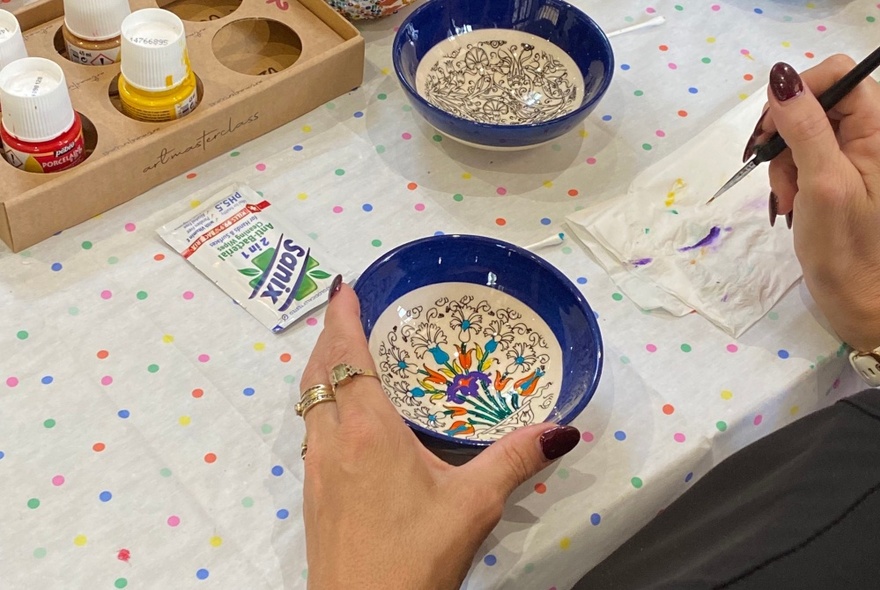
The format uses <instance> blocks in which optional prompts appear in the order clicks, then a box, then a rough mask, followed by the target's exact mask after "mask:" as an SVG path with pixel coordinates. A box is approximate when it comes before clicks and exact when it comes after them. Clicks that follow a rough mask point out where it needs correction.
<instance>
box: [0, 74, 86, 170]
mask: <svg viewBox="0 0 880 590" xmlns="http://www.w3.org/2000/svg"><path fill="white" fill-rule="evenodd" d="M0 104H2V105H3V111H2V117H3V122H2V125H0V139H2V142H3V157H4V158H5V159H6V161H7V162H9V163H10V164H12V165H13V166H15V167H16V168H20V169H22V170H25V171H27V172H59V171H61V170H67V169H69V168H72V167H74V166H76V165H77V164H79V163H80V162H82V161H83V160H85V156H86V151H85V142H84V141H83V132H82V121H81V120H80V117H79V114H78V113H76V112H75V111H74V110H73V106H72V105H71V103H70V95H69V94H68V92H67V82H66V81H65V79H64V72H63V71H62V70H61V68H60V67H59V66H58V64H56V63H54V62H52V61H50V60H48V59H44V58H41V57H28V58H24V59H19V60H17V61H15V62H13V63H11V64H9V65H8V66H6V67H5V68H3V71H2V72H0Z"/></svg>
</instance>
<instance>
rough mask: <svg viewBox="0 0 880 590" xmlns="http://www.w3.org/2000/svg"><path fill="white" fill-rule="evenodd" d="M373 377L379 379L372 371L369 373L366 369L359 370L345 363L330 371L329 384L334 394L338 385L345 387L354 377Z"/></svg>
mask: <svg viewBox="0 0 880 590" xmlns="http://www.w3.org/2000/svg"><path fill="white" fill-rule="evenodd" d="M360 376H364V377H375V378H376V379H379V375H377V374H376V373H375V372H373V371H369V370H367V369H359V368H358V367H353V366H351V365H349V364H347V363H339V364H338V365H336V366H335V367H333V370H332V371H330V384H331V386H332V387H333V392H334V393H335V392H336V388H337V387H339V386H340V385H345V384H346V383H348V382H349V381H351V380H352V379H354V378H355V377H360Z"/></svg>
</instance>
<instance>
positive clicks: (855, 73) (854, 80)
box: [706, 47, 880, 205]
mask: <svg viewBox="0 0 880 590" xmlns="http://www.w3.org/2000/svg"><path fill="white" fill-rule="evenodd" d="M878 67H880V47H878V48H877V49H875V50H874V51H873V52H872V53H871V54H870V55H869V56H868V57H866V58H865V59H863V60H862V61H861V62H860V63H859V64H858V65H857V66H856V67H854V68H853V69H852V70H850V71H849V73H847V74H846V75H845V76H844V77H843V78H841V79H840V80H838V81H837V82H835V83H834V84H833V85H832V86H831V87H830V88H828V90H826V91H825V92H823V93H822V95H821V96H820V97H819V104H820V105H822V109H823V110H824V111H825V112H826V113H827V112H828V111H829V110H830V109H831V108H832V107H834V105H836V104H837V103H838V102H840V100H841V99H842V98H843V97H844V96H846V95H847V94H849V93H850V92H852V91H853V89H855V87H856V86H858V85H859V83H861V81H862V80H864V79H865V78H867V77H868V74H870V73H871V72H873V71H874V70H876V69H877V68H878ZM785 148H786V145H785V140H784V139H782V136H781V135H779V133H774V134H773V137H771V138H770V140H769V141H767V143H764V144H761V145H760V146H758V147H757V148H756V149H755V157H753V158H752V159H751V161H750V162H749V163H748V164H746V165H745V166H743V167H742V169H741V170H740V171H739V172H737V173H736V174H734V175H733V178H731V179H730V180H728V181H727V182H726V183H725V184H724V186H722V187H721V188H720V189H719V190H718V192H717V193H715V194H714V195H713V196H712V198H711V199H709V200H708V201H707V203H706V204H707V205H708V204H709V203H711V202H712V201H714V200H715V199H717V198H718V197H720V196H721V195H722V194H724V193H725V192H727V191H728V189H730V188H731V187H732V186H734V185H735V184H736V183H738V182H739V181H740V180H742V179H743V178H745V177H746V176H747V175H748V174H749V172H751V171H752V170H754V169H755V168H757V167H758V164H763V163H764V162H769V161H770V160H772V159H773V158H775V157H776V156H778V155H779V154H781V153H782V150H784V149H785Z"/></svg>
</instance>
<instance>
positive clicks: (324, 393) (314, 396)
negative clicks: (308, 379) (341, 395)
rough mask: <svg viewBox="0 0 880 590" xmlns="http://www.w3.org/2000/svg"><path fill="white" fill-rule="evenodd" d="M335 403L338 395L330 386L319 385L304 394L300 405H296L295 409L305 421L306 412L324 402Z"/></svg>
mask: <svg viewBox="0 0 880 590" xmlns="http://www.w3.org/2000/svg"><path fill="white" fill-rule="evenodd" d="M335 401H336V393H335V392H334V391H333V390H332V389H331V388H330V386H329V385H324V384H323V383H319V384H318V385H313V386H312V387H309V388H308V389H306V390H305V391H303V392H302V396H301V397H300V400H299V403H298V404H296V406H295V407H294V409H295V410H296V415H297V416H302V418H303V419H305V417H306V412H308V411H309V410H311V409H312V408H313V407H315V406H317V405H318V404H322V403H324V402H335Z"/></svg>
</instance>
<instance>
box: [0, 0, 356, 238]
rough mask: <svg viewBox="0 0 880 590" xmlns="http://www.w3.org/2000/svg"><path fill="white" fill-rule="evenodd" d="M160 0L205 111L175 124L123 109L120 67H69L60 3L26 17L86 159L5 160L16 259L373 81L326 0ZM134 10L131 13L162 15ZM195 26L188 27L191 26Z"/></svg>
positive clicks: (0, 198)
mask: <svg viewBox="0 0 880 590" xmlns="http://www.w3.org/2000/svg"><path fill="white" fill-rule="evenodd" d="M238 1H239V0H219V1H217V0H176V1H167V0H166V1H163V0H159V2H158V5H159V7H161V8H166V9H168V10H171V11H172V12H175V13H176V14H178V16H181V18H183V19H184V25H185V27H186V31H187V50H188V51H189V56H190V61H191V63H192V65H193V71H194V72H195V73H196V76H198V78H199V81H200V84H199V88H200V102H199V106H198V107H197V108H196V109H195V111H193V112H192V113H190V114H189V115H187V116H185V117H183V118H182V119H179V120H177V121H171V122H167V123H146V122H141V121H135V120H133V119H130V118H129V117H127V116H126V115H124V114H122V112H121V111H120V110H119V101H118V97H117V96H116V95H115V92H116V77H117V75H118V73H119V65H118V64H113V65H109V66H87V65H79V64H75V63H73V62H71V61H69V60H67V59H66V58H65V57H63V56H62V55H61V53H60V51H63V42H62V40H61V37H60V27H61V24H62V18H60V17H61V15H62V6H63V4H62V0H43V1H40V2H36V3H34V4H30V5H26V6H24V7H23V8H21V9H20V10H18V11H17V12H16V16H17V17H18V19H19V22H20V23H21V25H22V28H23V29H24V37H25V45H26V46H27V49H28V53H29V55H31V56H40V57H45V58H48V59H51V60H53V61H55V62H56V63H58V64H59V65H60V66H61V67H62V69H63V70H64V75H65V76H66V78H67V85H68V88H69V89H70V97H71V101H72V103H73V107H74V109H76V110H77V111H78V112H79V113H80V115H81V116H82V117H83V130H84V135H85V140H86V151H87V153H89V154H90V155H89V157H88V159H87V160H86V161H85V162H83V163H81V164H80V165H78V166H76V167H75V168H72V169H70V170H66V171H62V172H56V173H51V174H36V173H31V172H24V171H22V170H18V169H16V168H14V167H13V166H11V165H9V164H7V163H6V162H2V161H0V239H2V240H3V241H4V242H6V244H7V245H8V246H9V247H10V248H11V249H12V250H13V251H14V252H18V251H20V250H22V249H24V248H27V247H29V246H32V245H34V244H36V243H37V242H39V241H41V240H44V239H46V238H48V237H49V236H51V235H53V234H55V233H57V232H58V231H61V230H63V229H67V228H69V227H72V226H74V225H76V224H78V223H81V222H83V221H85V220H87V219H89V218H91V217H94V216H95V215H98V214H99V213H102V212H104V211H107V210H108V209H110V208H112V207H115V206H116V205H119V204H121V203H124V202H126V201H128V200H130V199H132V198H134V197H136V196H138V195H140V194H142V193H143V192H145V191H147V190H149V189H151V188H153V187H154V186H157V185H159V184H161V183H162V182H164V181H166V180H168V179H170V178H173V177H175V176H178V175H180V174H181V173H183V172H186V171H187V170H190V169H192V168H194V167H196V166H198V165H199V164H201V163H203V162H206V161H208V160H210V159H212V158H214V157H216V156H218V155H221V154H224V153H227V152H229V151H231V150H233V149H234V148H236V147H238V146H240V145H241V144H243V143H245V142H247V141H250V140H251V139H254V138H256V137H258V136H260V135H262V134H264V133H266V132H268V131H271V130H272V129H275V128H277V127H279V126H281V125H283V124H285V123H287V122H289V121H291V120H293V119H295V118H297V117H299V116H300V115H302V114H304V113H306V112H308V111H310V110H312V109H314V108H316V107H318V106H320V105H322V104H324V103H325V102H327V101H329V100H331V99H333V98H335V97H337V96H339V95H341V94H344V93H346V92H348V91H350V90H352V89H354V88H356V87H358V86H360V84H361V83H362V82H363V72H364V40H363V38H362V37H361V36H360V34H359V32H358V31H357V29H355V28H354V27H353V26H352V25H351V24H350V23H349V22H348V21H346V20H345V19H344V18H342V17H341V16H339V15H338V14H337V13H336V12H334V11H333V9H332V8H330V7H329V6H328V5H327V4H326V3H325V2H324V0H268V1H267V0H241V3H240V5H238ZM156 6H157V4H156V3H154V2H151V1H150V0H131V8H132V10H138V9H141V8H151V7H152V8H155V7H156ZM188 19H189V20H188Z"/></svg>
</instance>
